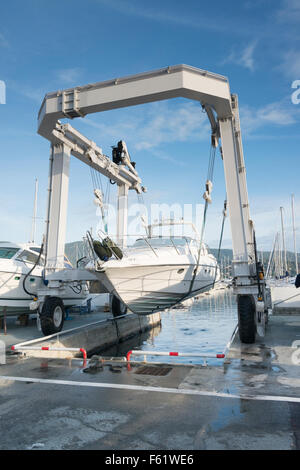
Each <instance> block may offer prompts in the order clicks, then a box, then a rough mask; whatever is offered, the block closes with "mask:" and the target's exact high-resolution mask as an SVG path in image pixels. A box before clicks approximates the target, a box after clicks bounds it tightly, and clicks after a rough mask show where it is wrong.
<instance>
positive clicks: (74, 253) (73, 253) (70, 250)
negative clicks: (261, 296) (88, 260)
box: [65, 241, 300, 276]
mask: <svg viewBox="0 0 300 470" xmlns="http://www.w3.org/2000/svg"><path fill="white" fill-rule="evenodd" d="M84 248H85V247H84V244H83V242H82V241H77V242H72V243H67V244H66V246H65V252H66V255H67V257H68V258H69V260H70V262H71V263H72V265H73V266H74V267H75V266H76V261H77V260H78V259H80V258H82V257H83V256H85V255H86V252H85V251H84ZM209 251H210V253H212V254H213V255H214V256H215V257H217V255H218V249H217V248H210V250H209ZM258 256H259V258H260V256H261V252H259V253H258ZM269 257H270V252H269V251H264V252H263V258H264V267H265V269H266V268H267V265H268V260H269ZM219 261H220V264H221V265H222V266H223V267H225V268H226V269H227V270H228V271H229V270H230V268H229V266H230V265H231V261H232V250H230V249H221V251H220V260H219ZM287 263H288V267H289V272H290V274H291V276H294V275H295V274H296V270H295V256H294V253H292V252H291V251H287ZM298 265H299V266H300V255H299V254H298ZM228 274H230V272H228Z"/></svg>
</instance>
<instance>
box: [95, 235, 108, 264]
mask: <svg viewBox="0 0 300 470" xmlns="http://www.w3.org/2000/svg"><path fill="white" fill-rule="evenodd" d="M93 247H94V250H95V253H96V255H97V256H98V257H99V258H100V259H101V261H107V260H108V259H109V258H111V257H112V250H111V249H110V248H109V247H108V246H107V245H104V244H102V243H101V242H99V241H98V240H94V241H93Z"/></svg>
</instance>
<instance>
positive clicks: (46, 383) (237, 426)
mask: <svg viewBox="0 0 300 470" xmlns="http://www.w3.org/2000/svg"><path fill="white" fill-rule="evenodd" d="M299 335H300V316H271V318H270V322H269V326H268V331H267V335H266V336H265V338H263V339H258V341H257V342H256V344H255V345H249V346H247V345H241V344H240V343H239V339H238V337H235V339H234V341H233V344H232V346H231V348H230V351H229V354H228V356H227V358H226V359H225V360H222V361H221V362H220V365H219V366H215V365H214V366H212V365H211V366H210V365H209V364H208V366H206V367H205V366H201V365H197V366H192V365H179V366H178V365H175V364H170V363H169V364H167V365H163V364H161V365H155V364H151V365H150V366H149V365H148V366H149V367H150V369H149V367H147V369H142V368H143V367H145V364H141V363H139V364H137V363H132V364H131V366H130V367H128V364H127V363H126V361H124V360H120V361H119V362H114V361H112V360H109V361H104V362H103V361H102V360H101V357H99V356H97V357H96V358H94V359H93V360H91V361H90V362H88V363H87V364H86V365H84V363H83V361H82V359H78V358H73V359H46V358H20V357H17V356H11V357H9V358H8V360H7V364H6V365H2V366H0V376H1V377H0V391H1V393H0V414H1V421H0V435H1V441H0V449H32V448H33V449H34V448H36V449H106V450H109V449H114V450H118V449H129V450H131V449H132V450H137V449H150V450H151V449H153V450H155V449H156V450H157V449H160V450H161V449H186V450H193V449H299V448H300V373H299V371H300V369H299V367H300V366H299V365H298V364H299V362H300V361H298V359H299V355H297V349H296V348H295V347H292V341H293V340H297V339H300V336H299ZM298 351H299V349H298ZM158 374H161V375H158ZM164 374H165V375H164Z"/></svg>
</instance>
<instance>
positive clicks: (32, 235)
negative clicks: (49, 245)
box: [29, 178, 39, 243]
mask: <svg viewBox="0 0 300 470" xmlns="http://www.w3.org/2000/svg"><path fill="white" fill-rule="evenodd" d="M38 187H39V182H38V179H37V178H35V189H34V202H33V217H32V226H31V234H30V240H29V242H30V243H34V242H35V232H36V219H37V217H36V213H37V195H38Z"/></svg>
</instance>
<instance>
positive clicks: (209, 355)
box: [126, 351, 225, 362]
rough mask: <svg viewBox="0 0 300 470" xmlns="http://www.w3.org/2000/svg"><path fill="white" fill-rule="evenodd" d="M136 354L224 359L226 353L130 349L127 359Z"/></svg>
mask: <svg viewBox="0 0 300 470" xmlns="http://www.w3.org/2000/svg"><path fill="white" fill-rule="evenodd" d="M132 355H134V356H180V357H212V358H214V359H224V358H225V354H224V353H221V354H209V353H207V354H206V353H181V352H175V351H170V352H165V351H128V353H127V354H126V359H127V361H128V362H129V361H130V357H131V356H132Z"/></svg>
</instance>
